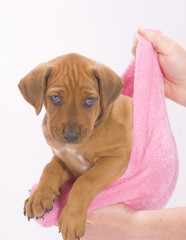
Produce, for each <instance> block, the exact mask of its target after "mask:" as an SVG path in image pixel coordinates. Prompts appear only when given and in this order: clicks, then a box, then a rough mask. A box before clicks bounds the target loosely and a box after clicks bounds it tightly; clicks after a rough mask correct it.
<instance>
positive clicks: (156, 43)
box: [138, 27, 176, 55]
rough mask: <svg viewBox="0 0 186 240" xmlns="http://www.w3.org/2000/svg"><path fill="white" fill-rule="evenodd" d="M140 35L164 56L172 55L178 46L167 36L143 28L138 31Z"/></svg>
mask: <svg viewBox="0 0 186 240" xmlns="http://www.w3.org/2000/svg"><path fill="white" fill-rule="evenodd" d="M138 33H139V34H140V35H141V36H142V37H144V38H145V39H146V40H148V41H149V42H150V43H151V44H152V46H153V48H154V49H155V50H156V52H158V53H160V54H162V55H170V54H171V52H172V49H174V46H175V44H176V42H174V41H173V40H172V39H170V38H168V37H167V36H164V35H162V34H160V33H159V32H155V31H152V30H148V29H145V28H143V27H140V28H139V29H138Z"/></svg>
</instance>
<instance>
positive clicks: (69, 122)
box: [19, 54, 132, 240]
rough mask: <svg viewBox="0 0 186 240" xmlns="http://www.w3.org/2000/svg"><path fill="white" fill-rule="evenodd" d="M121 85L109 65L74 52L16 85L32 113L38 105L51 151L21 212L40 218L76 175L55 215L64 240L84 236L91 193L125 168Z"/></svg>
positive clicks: (128, 128) (126, 125)
mask: <svg viewBox="0 0 186 240" xmlns="http://www.w3.org/2000/svg"><path fill="white" fill-rule="evenodd" d="M122 87H123V82H122V80H121V78H120V77H119V76H117V75H116V74H115V73H114V72H113V71H112V70H111V69H109V68H108V67H106V66H104V65H103V64H100V63H97V62H95V61H93V60H90V59H88V58H85V57H83V56H81V55H78V54H68V55H64V56H61V57H58V58H55V59H54V60H51V61H49V62H46V63H43V64H41V65H39V66H38V67H36V68H35V69H33V70H32V71H31V72H30V73H29V74H28V75H27V76H26V77H24V78H23V79H22V80H21V81H20V83H19V88H20V90H21V93H22V95H23V96H24V98H25V99H26V100H27V101H28V102H29V103H30V104H32V105H33V106H34V108H35V110H36V113H37V114H39V113H40V111H41V108H42V105H43V103H44V106H45V109H46V115H45V118H44V120H43V125H42V126H43V132H44V136H45V138H46V141H47V143H48V144H49V145H50V147H51V148H52V151H53V154H54V157H53V159H52V160H51V162H50V163H49V164H47V165H46V167H45V168H44V170H43V173H42V175H41V178H40V181H39V185H38V188H37V189H36V190H35V191H34V192H33V193H32V194H31V196H30V197H29V198H28V199H27V200H26V201H25V206H24V211H25V213H26V215H27V216H28V218H33V217H41V216H42V215H43V214H44V213H45V212H46V211H49V210H50V209H52V206H53V201H54V199H55V198H56V197H57V196H58V195H59V194H60V192H59V189H60V188H61V187H62V186H63V184H64V183H65V182H66V181H68V180H70V179H73V178H77V180H76V182H75V183H74V185H73V187H72V189H71V191H70V194H69V197H68V200H67V203H66V205H65V207H64V208H63V210H62V212H61V215H60V217H59V222H58V224H59V229H60V230H61V232H62V235H63V238H64V239H68V240H74V239H76V238H78V237H82V236H83V235H84V232H85V222H86V213H87V208H88V206H89V205H90V203H91V201H92V200H93V198H94V196H95V195H96V194H98V193H99V192H100V191H102V189H103V188H104V187H106V186H107V185H109V184H111V183H112V182H114V181H115V180H116V179H117V178H119V177H120V176H121V175H122V174H123V173H124V171H125V170H126V168H127V165H128V161H129V158H130V151H131V142H132V100H131V99H130V98H128V97H125V96H123V95H120V93H121V90H122Z"/></svg>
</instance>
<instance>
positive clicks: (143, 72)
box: [36, 36, 178, 227]
mask: <svg viewBox="0 0 186 240" xmlns="http://www.w3.org/2000/svg"><path fill="white" fill-rule="evenodd" d="M122 79H123V81H124V83H125V87H124V90H123V94H125V95H128V96H131V97H133V143H132V152H131V157H130V161H129V165H128V168H127V170H126V171H125V173H124V174H123V175H122V177H120V178H119V179H118V180H117V181H115V182H114V183H113V184H111V185H110V186H108V187H106V188H105V189H104V190H103V191H102V192H101V193H100V194H98V195H97V196H96V197H95V198H94V200H93V201H92V203H91V205H90V206H89V208H88V211H93V210H95V209H97V208H101V207H104V206H108V205H111V204H116V203H124V204H126V205H128V206H130V207H132V208H134V209H159V208H163V207H164V206H165V205H166V204H167V202H168V200H169V199H170V197H171V195H172V193H173V191H174V188H175V185H176V180H177V176H178V158H177V150H176V145H175V141H174V138H173V135H172V132H171V129H170V124H169V121H168V117H167V111H166V106H165V98H164V83H163V75H162V72H161V70H160V66H159V63H158V57H157V53H156V52H155V51H154V50H153V48H152V46H151V44H150V43H149V42H148V41H146V40H145V39H143V38H142V37H141V36H138V47H137V53H136V59H134V60H133V61H132V62H131V64H130V65H129V67H128V69H127V70H126V71H125V73H124V74H123V76H122ZM71 187H72V183H67V184H65V186H64V187H63V188H62V190H61V196H60V198H59V199H57V200H56V201H55V203H54V208H53V210H52V211H51V212H50V213H46V214H45V215H44V217H43V219H39V220H36V221H37V222H38V223H39V224H40V225H42V226H43V227H48V226H51V225H53V224H56V223H57V219H58V216H59V214H60V212H61V209H62V207H63V206H64V204H65V202H66V200H67V196H68V193H69V191H70V189H71Z"/></svg>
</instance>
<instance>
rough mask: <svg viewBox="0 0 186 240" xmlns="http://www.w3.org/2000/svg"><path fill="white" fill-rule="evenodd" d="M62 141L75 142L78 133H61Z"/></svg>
mask: <svg viewBox="0 0 186 240" xmlns="http://www.w3.org/2000/svg"><path fill="white" fill-rule="evenodd" d="M63 136H64V139H65V140H66V141H67V142H75V141H77V140H78V138H79V132H66V131H64V133H63Z"/></svg>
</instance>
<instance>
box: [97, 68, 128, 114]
mask: <svg viewBox="0 0 186 240" xmlns="http://www.w3.org/2000/svg"><path fill="white" fill-rule="evenodd" d="M94 75H95V77H96V79H97V81H98V86H99V91H100V97H101V102H102V106H103V110H105V111H107V110H108V109H109V106H110V105H111V104H112V103H113V102H114V101H115V100H116V99H117V97H118V96H119V95H120V93H121V90H122V88H123V86H124V83H123V81H122V79H121V78H120V77H119V76H118V75H117V74H116V73H115V72H114V71H112V70H111V69H110V68H108V67H106V66H105V65H103V64H98V66H97V67H96V68H95V70H94Z"/></svg>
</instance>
